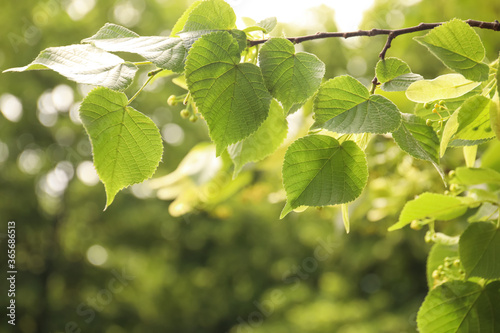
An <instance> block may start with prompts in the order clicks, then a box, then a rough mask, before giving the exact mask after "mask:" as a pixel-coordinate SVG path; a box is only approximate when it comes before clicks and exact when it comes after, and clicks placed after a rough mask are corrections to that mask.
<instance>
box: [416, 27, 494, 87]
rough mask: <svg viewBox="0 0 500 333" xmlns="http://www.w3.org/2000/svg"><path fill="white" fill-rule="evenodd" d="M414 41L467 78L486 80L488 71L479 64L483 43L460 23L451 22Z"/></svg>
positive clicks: (472, 31)
mask: <svg viewBox="0 0 500 333" xmlns="http://www.w3.org/2000/svg"><path fill="white" fill-rule="evenodd" d="M414 39H415V40H416V41H417V42H419V43H420V44H422V45H424V46H426V47H427V48H428V49H429V50H430V51H431V52H432V53H433V54H434V55H435V56H436V57H437V58H438V59H439V60H441V61H442V62H443V64H445V65H446V66H448V67H449V68H451V69H452V70H454V71H456V72H458V73H460V74H462V75H463V76H465V77H466V78H467V79H469V80H472V81H485V80H487V79H488V72H489V68H488V66H487V65H486V64H483V63H482V61H483V59H484V56H485V50H484V46H483V43H482V42H481V39H480V38H479V36H478V35H477V34H476V32H475V31H474V29H472V28H471V27H470V26H469V25H468V24H467V23H465V22H464V21H461V20H458V19H453V20H451V21H449V22H446V23H444V24H442V25H441V26H439V27H436V28H434V29H432V30H431V31H430V32H429V33H428V34H427V35H425V36H423V37H415V38H414Z"/></svg>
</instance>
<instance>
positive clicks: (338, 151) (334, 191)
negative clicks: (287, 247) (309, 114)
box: [281, 135, 368, 217]
mask: <svg viewBox="0 0 500 333" xmlns="http://www.w3.org/2000/svg"><path fill="white" fill-rule="evenodd" d="M282 172H283V185H284V187H285V191H286V194H287V203H286V206H285V208H283V211H282V213H281V217H284V216H285V215H287V214H288V213H289V212H290V211H292V210H293V209H295V208H297V207H299V206H303V205H305V206H327V205H337V204H343V203H347V202H350V201H353V200H354V199H356V198H357V197H358V196H359V195H360V194H361V192H362V190H363V188H364V187H365V185H366V182H367V179H368V170H367V164H366V157H365V154H364V152H363V151H362V150H361V149H360V148H359V147H358V146H357V145H356V144H355V143H354V142H353V141H345V142H343V143H342V144H340V143H339V142H338V141H337V140H336V139H334V138H332V137H330V136H326V135H309V136H306V137H303V138H300V139H298V140H296V141H295V142H294V143H292V145H290V147H289V148H288V150H287V152H286V154H285V160H284V162H283V171H282Z"/></svg>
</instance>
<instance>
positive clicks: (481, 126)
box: [450, 95, 495, 146]
mask: <svg viewBox="0 0 500 333" xmlns="http://www.w3.org/2000/svg"><path fill="white" fill-rule="evenodd" d="M490 102H491V100H490V99H489V98H486V97H484V96H480V95H479V96H473V97H471V98H469V99H468V100H466V101H465V103H464V104H463V105H462V106H461V107H460V109H459V110H458V111H457V112H458V118H457V121H458V129H457V131H456V133H455V135H454V136H453V141H452V142H451V143H450V146H475V145H477V144H480V143H483V142H486V141H489V140H491V139H493V138H494V137H495V133H494V132H493V131H492V129H491V122H490Z"/></svg>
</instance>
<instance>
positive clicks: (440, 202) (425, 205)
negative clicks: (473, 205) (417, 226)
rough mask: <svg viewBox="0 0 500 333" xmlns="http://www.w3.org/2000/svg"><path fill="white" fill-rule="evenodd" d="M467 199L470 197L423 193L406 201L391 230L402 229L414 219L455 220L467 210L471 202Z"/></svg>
mask: <svg viewBox="0 0 500 333" xmlns="http://www.w3.org/2000/svg"><path fill="white" fill-rule="evenodd" d="M465 199H470V198H460V197H450V196H447V195H442V194H437V193H428V192H426V193H423V194H421V195H420V196H418V198H416V199H414V200H411V201H408V202H407V203H406V205H405V206H404V207H403V210H402V212H401V215H399V221H398V222H397V223H396V224H394V225H392V226H391V227H390V228H389V231H394V230H398V229H401V228H403V227H404V226H406V225H407V224H410V223H411V222H412V221H414V220H442V221H448V220H453V219H455V218H457V217H459V216H461V215H463V214H465V212H466V211H467V208H468V206H469V204H470V202H469V201H468V200H465Z"/></svg>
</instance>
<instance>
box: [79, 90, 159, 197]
mask: <svg viewBox="0 0 500 333" xmlns="http://www.w3.org/2000/svg"><path fill="white" fill-rule="evenodd" d="M127 105H128V100H127V96H125V94H124V93H121V92H116V91H112V90H110V89H107V88H96V89H94V90H92V91H91V92H90V93H89V94H88V95H87V97H85V99H84V100H83V102H82V104H81V106H80V117H81V119H82V122H83V126H84V127H85V130H86V131H87V133H88V135H89V137H90V142H91V144H92V152H93V155H94V165H95V168H96V171H97V174H98V175H99V178H100V179H101V181H102V182H103V183H104V186H105V188H106V197H107V200H106V207H108V206H109V205H111V203H112V202H113V199H114V197H115V195H116V194H117V193H118V192H119V191H120V190H121V189H122V188H124V187H127V186H129V185H132V184H136V183H140V182H142V181H144V180H146V179H148V178H150V177H151V176H152V175H153V174H154V172H155V170H156V168H157V167H158V164H159V162H160V160H161V156H162V153H163V146H162V139H161V135H160V133H159V131H158V128H157V127H156V125H155V124H154V123H153V121H152V120H151V119H149V118H148V117H146V116H145V115H144V114H142V113H140V112H138V111H137V110H135V109H133V108H132V107H129V106H127Z"/></svg>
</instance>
